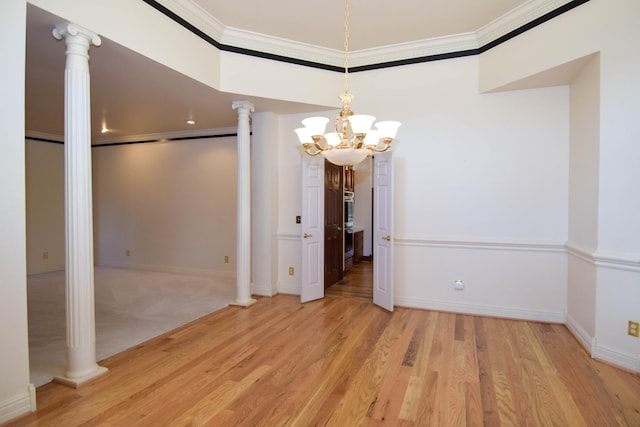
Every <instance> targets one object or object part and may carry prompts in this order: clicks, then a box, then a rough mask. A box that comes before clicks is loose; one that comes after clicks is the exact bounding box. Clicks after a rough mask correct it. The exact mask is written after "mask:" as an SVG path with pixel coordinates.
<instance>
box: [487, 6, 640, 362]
mask: <svg viewBox="0 0 640 427" xmlns="http://www.w3.org/2000/svg"><path fill="white" fill-rule="evenodd" d="M639 19H640V2H638V1H635V0H620V1H617V2H616V3H615V7H611V4H610V2H607V1H605V0H592V1H590V2H588V3H585V4H583V5H581V6H579V7H577V8H575V9H573V10H571V11H570V12H568V13H565V14H563V15H561V16H559V17H557V18H555V19H553V20H552V21H550V22H548V23H546V24H544V25H542V26H539V27H536V28H535V29H534V30H532V31H529V32H527V33H525V34H523V35H521V36H519V37H517V38H515V39H512V40H510V41H509V42H507V43H504V44H502V45H500V46H498V47H496V48H494V49H491V50H490V51H488V52H486V53H484V54H482V55H481V57H480V59H481V68H480V70H481V75H480V81H481V87H482V88H483V90H491V89H494V88H500V87H503V86H505V85H509V84H512V83H513V82H517V81H518V80H520V79H522V78H523V77H526V75H527V74H535V73H538V72H541V71H544V70H548V69H551V68H553V67H557V66H559V65H562V64H566V63H570V62H571V61H574V60H576V59H578V58H582V57H586V56H588V55H591V54H595V53H599V57H600V63H599V70H598V72H599V77H598V78H597V79H598V83H599V94H598V97H599V105H598V114H599V120H598V134H599V145H598V148H597V150H598V158H597V174H598V175H597V186H598V189H597V230H594V229H592V228H590V227H589V228H588V230H589V231H588V235H585V231H584V229H583V228H584V227H583V226H582V225H581V224H588V223H593V221H594V218H595V213H593V212H591V211H590V212H589V213H587V214H583V215H581V216H580V217H579V218H578V217H572V220H577V221H579V222H576V223H574V227H575V228H574V230H573V231H574V233H573V234H572V238H574V236H575V238H576V239H577V238H578V237H579V238H580V239H582V240H583V241H584V242H585V244H588V243H589V242H590V241H593V240H594V239H593V233H594V232H597V248H591V249H595V251H592V250H590V249H589V248H588V247H586V248H583V250H582V251H576V250H575V248H573V249H571V246H570V249H571V250H572V251H573V252H574V253H575V254H578V255H579V256H575V255H573V254H572V257H573V258H574V259H573V260H572V261H571V267H570V268H571V272H572V273H571V274H572V276H571V277H572V279H571V284H570V286H571V289H570V294H569V297H571V300H570V301H569V302H568V304H569V306H570V307H571V313H570V314H571V316H573V315H574V314H575V316H576V319H574V320H575V322H574V324H575V326H577V327H580V328H581V331H574V332H576V334H577V335H580V333H582V335H583V336H582V337H581V338H580V339H581V342H583V343H585V342H586V343H589V342H590V343H591V348H590V350H591V353H592V354H593V355H594V356H596V357H601V358H603V359H605V360H607V361H609V362H612V363H615V364H617V365H620V366H624V367H626V368H629V369H633V370H636V371H640V357H639V356H638V354H640V340H638V339H637V338H634V337H630V336H628V335H627V322H628V321H629V320H636V321H637V320H638V316H639V314H638V309H637V307H638V304H640V286H638V283H640V239H638V236H640V221H638V220H637V218H640V192H638V191H637V183H638V182H640V168H638V167H637V165H638V161H639V160H640V144H638V141H639V140H640V121H639V120H638V114H637V112H638V111H640V84H638V76H639V75H640V55H638V54H637V40H638V39H640V26H639V25H638V24H637V23H638V20H639ZM540 46H544V48H543V49H542V48H540ZM591 66H593V63H589V65H587V67H591ZM590 73H591V75H593V74H594V73H593V71H591V72H590ZM583 78H584V77H583V76H578V80H580V79H583ZM593 79H595V77H592V78H589V79H587V80H593ZM565 83H570V81H569V82H565ZM577 84H578V86H580V87H582V89H581V90H582V92H583V93H585V94H586V93H587V92H586V91H587V89H585V88H584V85H585V83H584V82H582V83H577ZM593 84H595V82H593ZM578 86H576V87H578ZM590 90H595V88H593V89H590ZM591 99H595V98H594V97H593V96H591ZM572 107H573V105H572ZM579 123H582V125H579ZM576 126H577V127H578V128H577V129H576V128H574V124H572V131H573V132H578V133H579V135H587V134H589V132H592V131H594V129H595V128H594V125H593V124H592V123H589V122H588V121H587V120H584V121H582V122H578V124H576ZM577 142H578V141H576V143H577ZM587 143H588V142H587ZM572 154H575V155H579V154H580V153H579V152H575V153H574V152H573V150H572ZM584 154H588V153H587V152H584V153H583V155H584ZM590 161H591V163H593V159H591V160H590ZM592 169H594V170H593V172H594V173H595V172H596V171H595V168H593V167H592ZM591 179H593V178H591ZM587 186H593V183H590V182H588V181H582V182H581V184H580V186H575V187H573V186H572V194H574V195H577V194H578V193H577V192H578V190H579V189H580V187H582V188H585V187H587ZM589 197H590V198H591V199H590V200H591V201H588V204H589V205H590V206H589V210H591V209H592V204H593V203H594V200H595V199H594V197H596V196H595V193H594V192H591V193H590V195H589ZM575 206H576V205H574V207H575ZM581 229H582V231H580V232H579V230H581ZM570 243H571V242H570ZM577 258H580V260H578V259H577ZM579 263H582V264H586V265H579ZM578 270H579V271H578ZM594 276H595V279H593V277H594ZM574 279H575V280H574ZM577 280H581V281H582V282H583V283H584V284H585V286H586V287H587V288H586V291H587V295H589V293H593V292H595V299H594V298H593V297H591V296H589V297H587V298H586V299H584V300H583V299H582V297H583V296H582V295H581V298H580V299H577V300H575V299H574V297H577V296H579V295H580V294H579V293H578V292H576V289H575V288H576V281H577ZM594 289H595V291H594ZM630 301H631V302H632V303H631V304H630V303H629V302H630ZM593 304H595V319H594V317H593V314H592V315H587V313H588V312H589V311H590V308H589V307H591V306H592V305H593ZM578 307H579V308H578ZM569 320H570V319H569ZM594 320H595V328H593V326H592V324H593V321H594ZM569 325H570V326H571V323H570V324H569ZM592 329H594V331H595V335H592V336H589V333H590V330H592Z"/></svg>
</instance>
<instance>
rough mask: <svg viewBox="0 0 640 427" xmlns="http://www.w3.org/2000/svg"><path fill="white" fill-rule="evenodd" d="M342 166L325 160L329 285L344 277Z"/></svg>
mask: <svg viewBox="0 0 640 427" xmlns="http://www.w3.org/2000/svg"><path fill="white" fill-rule="evenodd" d="M342 171H343V168H342V166H337V165H334V164H333V163H330V162H328V161H326V160H325V166H324V176H325V188H324V195H325V197H324V277H325V280H324V285H325V287H328V286H330V285H332V284H333V283H335V282H337V281H339V280H340V279H342V277H343V270H342V265H343V258H344V256H343V253H342V252H343V251H342V245H343V241H342V239H343V231H342V227H343V223H344V219H343V215H344V213H343V203H344V199H343V198H344V191H343V186H342V177H343V175H342V173H343V172H342Z"/></svg>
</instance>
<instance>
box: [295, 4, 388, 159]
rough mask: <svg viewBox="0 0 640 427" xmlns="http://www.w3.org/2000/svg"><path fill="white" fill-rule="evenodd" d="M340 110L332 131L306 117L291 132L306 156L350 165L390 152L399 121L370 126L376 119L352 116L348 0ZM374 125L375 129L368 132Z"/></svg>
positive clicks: (320, 121)
mask: <svg viewBox="0 0 640 427" xmlns="http://www.w3.org/2000/svg"><path fill="white" fill-rule="evenodd" d="M339 97H340V100H341V101H342V109H341V110H340V113H339V114H338V116H337V117H336V118H335V120H334V122H333V129H334V132H329V133H325V129H326V127H327V123H329V119H328V118H326V117H309V118H307V119H304V120H303V121H302V125H303V126H304V127H302V128H298V129H296V130H295V132H296V134H297V135H298V139H299V140H300V143H301V144H302V146H303V147H304V151H305V153H306V154H308V155H310V156H317V155H319V154H322V155H323V156H324V157H325V158H326V159H327V160H329V161H330V162H331V163H334V164H336V165H339V166H353V165H356V164H358V163H360V162H362V161H363V160H364V159H365V158H366V157H367V156H369V155H370V154H373V153H375V152H383V151H387V150H389V149H391V143H392V142H393V140H394V138H395V137H396V133H397V132H398V128H399V127H400V122H396V121H383V122H377V123H375V125H374V122H375V120H376V118H375V117H374V116H369V115H365V114H354V113H353V111H352V110H351V101H353V98H354V96H353V95H352V94H351V93H349V0H345V2H344V93H343V94H341V95H340V96H339ZM372 125H374V126H375V129H371V126H372Z"/></svg>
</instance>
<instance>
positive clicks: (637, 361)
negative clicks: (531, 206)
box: [591, 344, 640, 373]
mask: <svg viewBox="0 0 640 427" xmlns="http://www.w3.org/2000/svg"><path fill="white" fill-rule="evenodd" d="M591 357H593V358H594V359H598V360H602V361H604V362H607V363H610V364H612V365H615V366H619V367H621V368H624V369H628V370H630V371H633V372H636V373H640V354H633V353H626V352H622V351H618V350H616V349H614V348H611V347H607V346H604V345H600V344H596V345H595V348H594V349H593V352H592V353H591Z"/></svg>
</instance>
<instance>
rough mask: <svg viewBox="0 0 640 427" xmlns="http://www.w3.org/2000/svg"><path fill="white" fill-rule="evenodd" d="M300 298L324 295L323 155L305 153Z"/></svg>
mask: <svg viewBox="0 0 640 427" xmlns="http://www.w3.org/2000/svg"><path fill="white" fill-rule="evenodd" d="M301 224H302V245H301V254H302V266H301V267H302V268H301V270H302V271H301V272H300V276H301V289H300V302H307V301H312V300H316V299H320V298H324V157H321V156H317V157H309V156H306V155H304V156H303V157H302V218H301Z"/></svg>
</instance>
